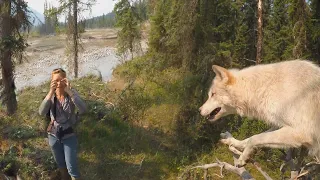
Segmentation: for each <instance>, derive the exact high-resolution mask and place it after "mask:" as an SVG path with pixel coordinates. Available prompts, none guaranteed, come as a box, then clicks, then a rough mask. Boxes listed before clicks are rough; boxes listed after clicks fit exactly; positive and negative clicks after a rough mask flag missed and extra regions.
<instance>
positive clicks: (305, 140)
mask: <svg viewBox="0 0 320 180" xmlns="http://www.w3.org/2000/svg"><path fill="white" fill-rule="evenodd" d="M246 140H247V142H246V146H245V148H244V151H243V153H242V154H241V156H240V157H239V162H238V165H239V166H243V165H245V163H246V161H247V160H248V159H249V157H250V154H251V153H252V151H253V150H254V148H258V147H271V148H290V147H293V148H296V147H300V146H301V145H303V144H311V138H310V137H307V136H306V135H305V133H304V132H300V131H299V130H297V129H293V128H291V127H283V128H281V129H278V130H275V131H271V132H264V133H261V134H257V135H254V136H252V137H250V138H248V139H246Z"/></svg>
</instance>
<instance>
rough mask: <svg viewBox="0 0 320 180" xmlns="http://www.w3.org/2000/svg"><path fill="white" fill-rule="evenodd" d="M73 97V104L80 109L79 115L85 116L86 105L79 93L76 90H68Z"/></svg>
mask: <svg viewBox="0 0 320 180" xmlns="http://www.w3.org/2000/svg"><path fill="white" fill-rule="evenodd" d="M66 92H67V93H68V95H69V96H70V97H71V100H72V102H73V103H74V105H75V106H76V107H77V108H78V110H79V114H83V113H84V112H85V111H86V110H87V106H86V103H85V102H84V101H83V100H82V99H81V97H80V95H79V93H78V92H77V91H76V90H74V89H69V90H66Z"/></svg>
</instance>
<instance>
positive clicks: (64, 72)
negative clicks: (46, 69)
mask: <svg viewBox="0 0 320 180" xmlns="http://www.w3.org/2000/svg"><path fill="white" fill-rule="evenodd" d="M54 74H60V75H61V76H62V77H63V78H66V77H67V74H66V71H65V70H63V69H62V68H57V69H54V70H53V71H52V73H51V78H52V77H53V75H54Z"/></svg>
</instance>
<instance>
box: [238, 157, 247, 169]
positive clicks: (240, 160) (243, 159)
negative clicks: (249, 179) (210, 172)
mask: <svg viewBox="0 0 320 180" xmlns="http://www.w3.org/2000/svg"><path fill="white" fill-rule="evenodd" d="M246 161H247V159H246V158H244V157H243V156H242V155H241V156H240V157H239V159H238V160H237V161H236V164H235V165H236V167H242V166H244V165H246V164H247V163H246Z"/></svg>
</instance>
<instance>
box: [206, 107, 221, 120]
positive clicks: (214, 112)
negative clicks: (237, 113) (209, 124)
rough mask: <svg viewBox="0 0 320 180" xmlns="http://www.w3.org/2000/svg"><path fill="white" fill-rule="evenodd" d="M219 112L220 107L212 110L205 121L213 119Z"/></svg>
mask: <svg viewBox="0 0 320 180" xmlns="http://www.w3.org/2000/svg"><path fill="white" fill-rule="evenodd" d="M220 110H221V108H220V107H218V108H216V109H214V110H213V111H212V112H211V113H210V114H209V116H208V117H207V119H213V118H214V116H215V115H217V114H218V113H219V111H220Z"/></svg>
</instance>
